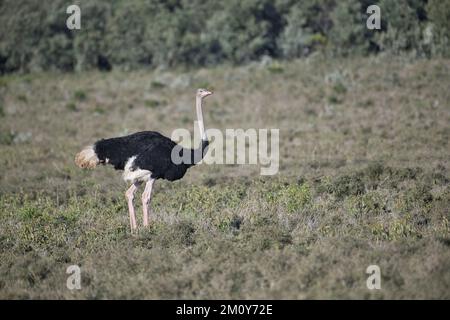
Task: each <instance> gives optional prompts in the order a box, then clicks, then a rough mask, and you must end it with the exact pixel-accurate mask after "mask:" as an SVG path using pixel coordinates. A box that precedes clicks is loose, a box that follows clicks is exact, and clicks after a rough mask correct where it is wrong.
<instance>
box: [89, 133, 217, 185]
mask: <svg viewBox="0 0 450 320" xmlns="http://www.w3.org/2000/svg"><path fill="white" fill-rule="evenodd" d="M208 145H209V142H208V141H206V140H202V143H201V146H200V148H198V149H186V148H182V147H180V146H178V145H177V144H176V143H175V142H174V141H172V140H171V139H169V138H167V137H165V136H163V135H162V134H160V133H158V132H155V131H142V132H137V133H134V134H131V135H128V136H124V137H118V138H110V139H102V140H99V141H97V142H96V143H95V144H94V151H95V153H96V155H97V157H98V158H99V160H100V162H101V163H104V164H105V163H108V164H111V165H113V166H114V168H115V169H116V170H123V169H124V168H125V164H126V163H127V161H128V160H129V159H130V158H132V157H135V159H134V161H133V168H132V169H133V170H135V169H143V170H149V171H151V172H152V175H151V177H152V178H154V179H166V180H170V181H174V180H178V179H181V178H182V177H183V176H184V175H185V173H186V171H187V169H189V167H191V166H193V165H195V164H196V163H198V162H199V161H200V160H201V159H202V158H203V156H204V155H205V154H206V151H207V147H208ZM175 147H177V148H179V152H180V156H181V155H182V154H184V152H188V154H189V155H190V161H187V162H188V163H179V164H177V163H174V162H173V161H172V157H171V156H172V150H173V149H174V148H175Z"/></svg>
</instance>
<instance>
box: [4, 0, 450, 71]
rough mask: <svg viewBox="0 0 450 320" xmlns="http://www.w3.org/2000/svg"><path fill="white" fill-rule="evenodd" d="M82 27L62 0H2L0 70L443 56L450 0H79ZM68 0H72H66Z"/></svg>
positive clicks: (446, 43) (447, 52)
mask: <svg viewBox="0 0 450 320" xmlns="http://www.w3.org/2000/svg"><path fill="white" fill-rule="evenodd" d="M76 3H77V4H78V5H79V6H80V8H81V25H82V26H81V30H76V31H71V30H68V29H67V28H66V19H67V17H68V15H67V14H66V8H67V6H68V5H69V4H68V3H67V1H62V0H52V1H48V2H46V3H45V5H43V4H42V3H39V2H36V1H32V0H24V1H15V0H3V1H0V21H1V22H2V28H1V29H0V72H1V73H9V72H14V71H21V72H30V71H41V70H63V71H73V70H89V69H100V70H110V69H111V68H120V69H127V70H128V69H136V68H139V67H142V66H148V67H152V68H155V67H172V66H187V65H189V66H207V65H212V64H217V63H233V64H241V63H246V62H248V61H254V60H260V59H262V58H263V57H265V56H269V57H272V58H286V59H290V58H297V57H302V56H308V55H311V54H312V53H314V52H320V53H323V54H326V55H330V56H331V57H334V56H343V55H368V54H374V53H380V52H385V53H389V54H395V55H398V54H411V55H413V56H420V57H432V56H449V52H450V50H449V48H450V44H449V38H450V37H449V30H450V26H449V21H450V0H443V1H441V0H381V1H378V3H377V4H378V5H379V6H380V7H381V20H382V30H379V31H371V30H368V29H367V28H366V19H367V17H368V14H367V13H366V9H367V7H368V6H369V5H370V4H372V2H371V1H368V0H345V1H335V0H305V1H295V0H276V1H271V0H230V1H219V0H210V1H201V0H193V1H191V0H189V1H188V0H168V1H165V0H147V1H144V0H127V1H124V0H116V1H106V0H95V1H94V0H86V1H78V2H76ZM70 4H72V3H70Z"/></svg>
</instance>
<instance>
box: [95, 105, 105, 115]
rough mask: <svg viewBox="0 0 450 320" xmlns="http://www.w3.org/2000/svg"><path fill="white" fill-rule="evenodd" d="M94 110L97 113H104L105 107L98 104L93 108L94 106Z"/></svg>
mask: <svg viewBox="0 0 450 320" xmlns="http://www.w3.org/2000/svg"><path fill="white" fill-rule="evenodd" d="M94 112H95V113H98V114H104V113H105V109H104V108H103V107H102V106H100V105H96V106H95V108H94Z"/></svg>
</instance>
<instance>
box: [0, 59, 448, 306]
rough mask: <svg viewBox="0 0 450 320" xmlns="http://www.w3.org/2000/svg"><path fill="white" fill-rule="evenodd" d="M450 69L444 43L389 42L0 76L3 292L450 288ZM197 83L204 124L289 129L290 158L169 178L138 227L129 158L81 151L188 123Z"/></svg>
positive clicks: (292, 293)
mask: <svg viewBox="0 0 450 320" xmlns="http://www.w3.org/2000/svg"><path fill="white" fill-rule="evenodd" d="M449 85H450V61H449V60H413V61H409V60H407V59H400V58H395V59H394V58H383V57H377V58H365V59H346V60H333V61H329V60H326V59H324V58H321V57H319V56H316V57H311V58H310V59H306V60H302V61H292V62H283V63H279V62H267V63H253V64H250V65H247V66H243V67H226V66H222V67H217V68H214V69H202V70H193V71H189V70H188V71H186V70H179V71H165V70H157V71H140V72H132V73H131V72H129V73H127V72H119V71H112V72H110V73H99V72H93V73H80V74H51V73H45V74H31V75H22V76H20V75H12V76H5V77H2V78H0V168H1V169H0V298H19V299H22V298H39V299H42V298H57V299H61V298H62V299H72V298H89V299H91V298H92V299H105V298H112V299H115V298H126V299H128V298H151V299H153V298H167V299H174V298H175V299H176V298H186V299H204V298H212V299H216V298H217V299H218V298H232V299H235V298H239V299H240V298H242V299H250V298H255V299H259V298H275V299H278V298H287V299H292V298H293V299H298V298H300V299H303V298H353V299H356V298H358V299H359V298H361V299H388V298H394V299H402V298H447V299H448V298H450V250H449V249H450V213H449V207H450V188H449V179H450V175H449V165H450V162H449V159H450V148H449V140H450V126H449V123H450V105H449V101H450V90H449ZM198 87H207V88H212V89H213V90H214V91H215V94H214V96H212V97H210V98H209V99H208V100H207V102H206V106H205V123H206V126H207V127H210V128H218V129H221V130H225V129H226V128H243V129H247V128H279V129H280V171H279V173H278V174H277V175H275V176H269V177H262V176H260V175H259V171H260V170H259V169H260V168H259V167H258V166H255V165H252V166H251V165H247V166H245V165H206V164H203V165H200V166H198V167H195V168H193V169H191V170H190V171H189V172H188V174H187V175H186V176H185V178H184V179H183V180H182V181H177V182H174V183H169V182H166V181H157V183H156V184H155V194H154V200H153V202H152V207H153V214H152V216H151V218H152V219H153V224H152V226H151V227H150V228H148V229H141V230H140V231H139V233H138V234H137V235H132V234H131V233H130V231H129V221H128V213H127V208H126V203H125V197H124V191H125V190H126V188H127V186H126V185H125V184H124V182H123V181H122V180H121V175H120V173H118V172H115V171H114V170H113V169H112V168H110V167H100V168H97V169H95V170H94V171H82V170H80V169H79V168H77V167H76V166H75V164H74V162H73V159H74V155H75V153H76V152H78V151H79V150H80V149H81V148H82V147H83V146H85V145H87V144H90V143H92V142H94V141H95V140H97V139H99V138H106V137H111V136H118V135H124V134H127V133H132V132H134V131H139V130H146V129H147V130H157V131H160V132H162V133H163V134H166V135H168V136H170V135H171V132H172V130H173V129H176V128H180V127H184V128H187V129H190V130H192V128H193V120H194V116H195V113H194V94H195V89H196V88H198ZM137 200H139V197H137ZM139 202H140V201H136V206H137V217H138V222H139V223H140V224H141V223H142V220H141V217H142V215H141V212H140V204H139ZM74 264H75V265H79V266H80V267H81V279H82V288H81V290H73V291H71V290H68V289H67V287H66V279H67V277H68V274H66V268H67V267H68V266H70V265H74ZM373 264H375V265H378V266H379V267H380V269H381V275H382V277H381V279H382V280H381V281H382V282H381V289H380V290H368V289H367V287H366V279H367V277H368V276H369V275H368V274H366V273H365V272H366V268H367V267H368V266H369V265H373Z"/></svg>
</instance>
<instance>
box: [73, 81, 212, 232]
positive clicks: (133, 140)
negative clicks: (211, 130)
mask: <svg viewBox="0 0 450 320" xmlns="http://www.w3.org/2000/svg"><path fill="white" fill-rule="evenodd" d="M211 94H212V92H210V91H208V90H205V89H198V90H197V95H196V111H197V120H198V126H199V129H200V135H201V139H202V141H201V145H200V147H199V148H197V149H186V148H183V147H181V146H180V145H178V144H176V143H175V142H174V141H172V140H171V139H169V138H167V137H165V136H163V135H162V134H160V133H159V132H155V131H142V132H137V133H133V134H131V135H128V136H124V137H118V138H111V139H101V140H99V141H97V142H95V143H94V144H93V145H91V146H88V147H85V148H84V149H83V150H82V151H81V152H79V153H78V154H77V155H76V157H75V163H76V164H77V165H78V166H79V167H80V168H82V169H92V168H95V167H96V166H97V165H98V164H111V165H113V166H114V169H116V170H123V179H124V180H125V182H129V183H131V186H130V187H129V189H128V190H127V191H126V192H125V196H126V199H127V203H128V211H129V215H130V226H131V232H133V231H134V230H136V229H137V225H136V216H135V213H134V206H133V199H134V194H135V192H136V190H137V189H138V187H139V186H140V185H141V184H142V183H145V188H144V191H143V193H142V209H143V214H144V215H143V225H144V226H148V218H149V217H148V216H149V214H148V211H149V210H148V209H149V208H148V206H149V204H150V199H151V196H152V189H153V184H154V182H155V180H157V179H166V180H169V181H175V180H178V179H181V178H182V177H183V176H184V175H185V174H186V171H187V169H189V168H190V167H192V166H194V165H195V164H197V163H198V162H199V161H200V160H201V159H202V158H203V157H204V155H205V154H206V151H207V148H208V145H209V141H208V138H207V136H206V132H205V128H204V125H203V110H202V102H203V99H204V98H206V97H207V96H209V95H211ZM175 147H176V148H178V150H179V155H187V156H188V157H189V160H190V161H183V162H181V163H179V164H176V163H174V161H173V160H172V157H171V155H172V150H173V149H174V148H175ZM182 158H183V159H185V157H184V156H183V157H182ZM176 162H177V161H176ZM186 162H187V163H186Z"/></svg>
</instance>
